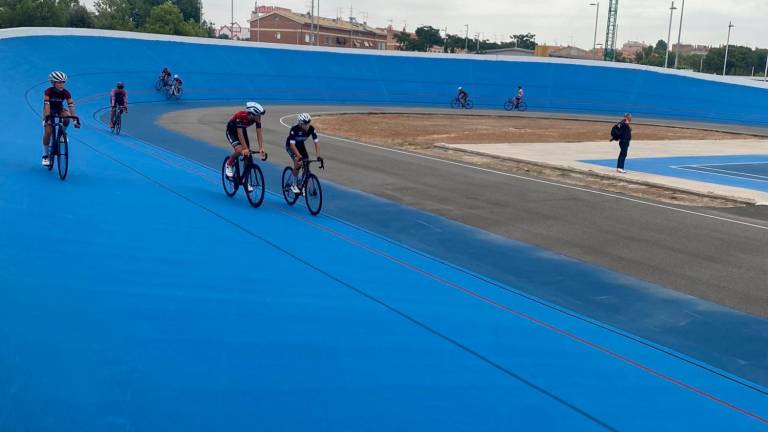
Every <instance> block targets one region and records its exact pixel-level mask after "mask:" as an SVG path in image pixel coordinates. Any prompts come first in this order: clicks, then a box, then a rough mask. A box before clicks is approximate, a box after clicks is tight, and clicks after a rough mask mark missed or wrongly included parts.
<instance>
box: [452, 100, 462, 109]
mask: <svg viewBox="0 0 768 432" xmlns="http://www.w3.org/2000/svg"><path fill="white" fill-rule="evenodd" d="M451 108H453V109H457V108H461V102H459V101H458V99H451Z"/></svg>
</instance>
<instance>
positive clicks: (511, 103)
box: [504, 100, 515, 111]
mask: <svg viewBox="0 0 768 432" xmlns="http://www.w3.org/2000/svg"><path fill="white" fill-rule="evenodd" d="M504 109H505V110H507V111H512V110H513V109H515V102H514V101H511V100H507V101H506V102H504Z"/></svg>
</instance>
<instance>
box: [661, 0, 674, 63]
mask: <svg viewBox="0 0 768 432" xmlns="http://www.w3.org/2000/svg"><path fill="white" fill-rule="evenodd" d="M675 9H677V8H676V7H675V2H674V0H672V6H670V7H669V32H668V33H667V53H666V55H665V56H664V69H666V68H667V65H668V64H669V43H670V42H671V40H672V14H674V13H675Z"/></svg>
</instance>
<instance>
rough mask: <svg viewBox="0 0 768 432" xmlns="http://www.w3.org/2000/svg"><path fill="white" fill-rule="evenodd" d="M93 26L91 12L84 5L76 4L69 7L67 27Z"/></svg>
mask: <svg viewBox="0 0 768 432" xmlns="http://www.w3.org/2000/svg"><path fill="white" fill-rule="evenodd" d="M95 26H96V25H95V24H94V20H93V14H92V13H91V12H90V11H88V9H86V7H85V6H83V5H80V4H78V5H75V6H74V7H73V8H72V9H70V11H69V17H68V20H67V27H75V28H93V27H95Z"/></svg>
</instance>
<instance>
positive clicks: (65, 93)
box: [42, 71, 80, 167]
mask: <svg viewBox="0 0 768 432" xmlns="http://www.w3.org/2000/svg"><path fill="white" fill-rule="evenodd" d="M48 81H50V82H51V87H49V88H47V89H46V90H45V93H44V94H43V128H45V132H44V133H43V158H42V163H43V166H46V167H47V166H48V165H49V164H50V163H51V161H50V158H49V157H48V143H49V142H50V139H51V132H52V129H53V128H52V127H51V123H50V121H49V120H48V116H49V115H53V116H62V117H63V116H75V115H77V114H75V103H74V102H73V101H72V94H70V93H69V90H67V89H65V88H64V84H66V82H67V74H65V73H64V72H61V71H53V72H51V73H50V74H49V75H48ZM64 102H66V103H67V108H64ZM68 125H69V120H67V119H65V120H64V127H67V126H68ZM75 127H76V128H79V127H80V122H76V123H75Z"/></svg>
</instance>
